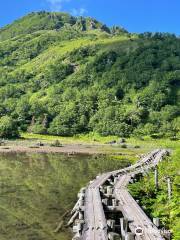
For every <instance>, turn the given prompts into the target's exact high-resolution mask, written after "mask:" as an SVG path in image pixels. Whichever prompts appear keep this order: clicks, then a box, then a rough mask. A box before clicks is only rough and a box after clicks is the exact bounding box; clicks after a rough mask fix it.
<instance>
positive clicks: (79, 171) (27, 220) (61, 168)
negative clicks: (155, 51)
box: [0, 153, 128, 240]
mask: <svg viewBox="0 0 180 240" xmlns="http://www.w3.org/2000/svg"><path fill="white" fill-rule="evenodd" d="M127 164H128V163H127V161H122V160H121V161H120V160H118V159H112V158H110V157H105V156H85V155H78V156H70V157H68V156H66V155H60V154H12V153H11V154H1V155H0V239H1V240H7V239H8V240H56V239H57V240H69V239H71V234H70V232H69V231H68V230H67V229H65V230H61V232H58V233H56V232H55V229H56V227H57V226H58V223H59V222H60V221H61V217H62V216H63V214H64V213H65V212H67V210H68V209H71V208H72V206H73V204H74V203H75V201H76V196H77V192H78V191H79V189H80V188H81V187H83V186H85V185H86V184H87V182H88V181H89V180H91V179H93V178H94V177H95V176H96V175H97V174H98V173H102V172H104V171H109V170H114V169H118V168H121V167H124V166H125V165H127Z"/></svg>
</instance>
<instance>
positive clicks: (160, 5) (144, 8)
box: [0, 0, 180, 35]
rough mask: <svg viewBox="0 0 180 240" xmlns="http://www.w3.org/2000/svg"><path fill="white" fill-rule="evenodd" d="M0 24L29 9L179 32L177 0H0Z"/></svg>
mask: <svg viewBox="0 0 180 240" xmlns="http://www.w3.org/2000/svg"><path fill="white" fill-rule="evenodd" d="M0 1H1V2H0V26H1V27H2V26H4V25H6V24H8V23H11V22H12V21H14V20H15V19H17V18H19V17H22V16H24V15H25V14H27V13H29V12H32V11H40V10H47V11H65V12H69V13H71V14H73V15H84V16H91V17H94V18H96V19H98V20H100V21H102V22H104V23H106V24H107V25H108V26H111V25H120V26H123V27H124V28H126V29H127V30H128V31H130V32H145V31H152V32H156V31H160V32H171V33H176V34H177V35H180V0H0Z"/></svg>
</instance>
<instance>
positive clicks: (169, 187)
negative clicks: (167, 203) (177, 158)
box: [167, 177, 172, 200]
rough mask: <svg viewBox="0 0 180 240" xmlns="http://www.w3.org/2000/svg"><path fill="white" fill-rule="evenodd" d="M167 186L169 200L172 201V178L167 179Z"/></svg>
mask: <svg viewBox="0 0 180 240" xmlns="http://www.w3.org/2000/svg"><path fill="white" fill-rule="evenodd" d="M167 185H168V199H169V200H171V193H172V190H171V179H170V177H168V178H167Z"/></svg>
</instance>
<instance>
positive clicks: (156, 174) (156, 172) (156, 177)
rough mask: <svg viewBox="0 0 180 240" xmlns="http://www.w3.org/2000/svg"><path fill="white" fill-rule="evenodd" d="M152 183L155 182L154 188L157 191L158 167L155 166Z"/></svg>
mask: <svg viewBox="0 0 180 240" xmlns="http://www.w3.org/2000/svg"><path fill="white" fill-rule="evenodd" d="M154 181H155V188H156V190H158V188H159V184H158V166H155V170H154Z"/></svg>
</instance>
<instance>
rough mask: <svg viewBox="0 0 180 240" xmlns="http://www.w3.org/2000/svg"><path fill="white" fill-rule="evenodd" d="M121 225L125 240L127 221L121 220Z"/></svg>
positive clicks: (122, 235)
mask: <svg viewBox="0 0 180 240" xmlns="http://www.w3.org/2000/svg"><path fill="white" fill-rule="evenodd" d="M120 224H121V238H122V240H125V236H126V233H127V227H128V221H127V219H125V218H120Z"/></svg>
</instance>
